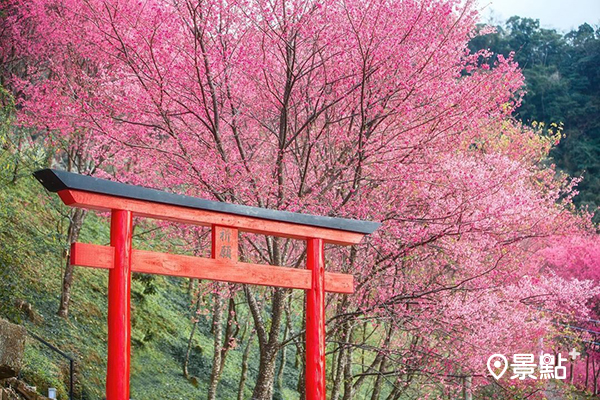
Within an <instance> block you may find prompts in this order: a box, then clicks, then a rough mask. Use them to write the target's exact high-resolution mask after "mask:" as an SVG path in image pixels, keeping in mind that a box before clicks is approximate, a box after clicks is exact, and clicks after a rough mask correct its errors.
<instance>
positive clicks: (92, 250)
mask: <svg viewBox="0 0 600 400" xmlns="http://www.w3.org/2000/svg"><path fill="white" fill-rule="evenodd" d="M34 176H35V177H36V178H37V179H38V181H40V183H41V184H42V185H44V187H45V188H46V189H47V190H49V191H50V192H58V195H59V196H60V198H61V199H62V201H63V202H64V203H65V204H66V205H68V206H72V207H80V208H87V209H93V210H99V211H110V213H111V221H110V246H99V245H94V244H85V243H73V244H72V246H71V259H70V260H71V264H72V265H77V266H84V267H92V268H106V269H108V270H109V275H108V360H107V371H106V398H107V400H128V399H129V366H130V338H131V323H130V290H131V272H132V271H133V272H143V273H149V274H160V275H172V276H182V277H189V278H198V279H211V280H217V281H227V282H235V283H247V284H255V285H266V286H279V287H286V288H293V289H303V290H307V296H306V373H305V376H306V380H305V383H306V399H307V400H325V394H326V387H325V292H326V291H327V292H335V293H353V292H354V282H353V277H352V275H349V274H339V273H331V272H325V254H324V243H334V244H338V245H352V244H357V243H359V242H360V241H361V240H362V238H363V237H364V236H365V235H367V234H370V233H372V232H373V231H375V229H377V227H378V226H379V225H380V224H379V223H376V222H370V221H358V220H351V219H341V218H331V217H321V216H314V215H307V214H298V213H291V212H286V211H276V210H270V209H265V208H257V207H249V206H240V205H235V204H229V203H221V202H215V201H209V200H204V199H200V198H196V197H189V196H181V195H176V194H172V193H167V192H163V191H159V190H154V189H148V188H144V187H141V186H133V185H126V184H123V183H118V182H112V181H108V180H104V179H98V178H93V177H90V176H85V175H79V174H73V173H69V172H65V171H59V170H53V169H44V170H40V171H36V172H35V173H34ZM133 216H138V217H147V218H155V219H161V220H168V221H174V222H182V223H187V224H194V225H203V226H210V227H211V235H212V249H211V258H204V257H191V256H183V255H175V254H167V253H157V252H152V251H142V250H134V249H132V245H131V242H132V233H133ZM238 231H243V232H252V233H259V234H264V235H272V236H279V237H286V238H293V239H301V240H306V241H307V246H306V264H307V270H304V269H297V268H286V267H279V266H272V265H262V264H250V263H244V262H239V261H238Z"/></svg>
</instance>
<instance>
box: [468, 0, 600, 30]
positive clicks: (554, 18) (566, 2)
mask: <svg viewBox="0 0 600 400" xmlns="http://www.w3.org/2000/svg"><path fill="white" fill-rule="evenodd" d="M478 2H479V8H480V9H481V10H482V11H481V17H482V22H489V21H490V18H491V20H492V21H491V22H492V23H495V24H496V23H499V22H503V21H505V20H507V19H508V18H509V17H511V16H513V15H518V16H519V17H528V18H533V19H539V20H540V25H541V26H542V27H544V28H555V29H557V30H559V31H562V32H568V31H570V30H571V29H573V28H577V27H578V26H579V25H581V24H583V23H584V22H587V23H588V24H590V25H592V26H594V27H596V26H598V25H600V0H478Z"/></svg>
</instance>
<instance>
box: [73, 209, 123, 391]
mask: <svg viewBox="0 0 600 400" xmlns="http://www.w3.org/2000/svg"><path fill="white" fill-rule="evenodd" d="M132 234H133V218H132V214H131V212H129V211H123V210H113V211H112V214H111V221H110V244H111V247H112V248H111V252H112V253H113V254H114V257H113V268H111V269H110V271H109V273H108V360H107V369H106V399H107V400H129V362H130V361H129V360H130V352H131V349H130V339H131V322H130V316H131V308H130V303H129V299H130V296H131V254H132V249H131V237H132ZM75 253H77V251H75ZM80 254H81V253H80ZM75 255H77V254H75ZM105 258H106V257H105ZM104 261H106V260H104Z"/></svg>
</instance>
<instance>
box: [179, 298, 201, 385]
mask: <svg viewBox="0 0 600 400" xmlns="http://www.w3.org/2000/svg"><path fill="white" fill-rule="evenodd" d="M199 308H200V296H199V295H198V296H197V298H196V307H195V309H194V315H193V316H192V318H193V321H194V323H193V325H192V332H190V338H189V339H188V344H187V350H186V351H185V358H184V359H183V376H184V377H185V379H189V377H190V374H189V373H188V365H189V363H190V353H191V352H192V343H193V340H194V334H195V333H196V328H197V327H198V318H197V316H198V309H199Z"/></svg>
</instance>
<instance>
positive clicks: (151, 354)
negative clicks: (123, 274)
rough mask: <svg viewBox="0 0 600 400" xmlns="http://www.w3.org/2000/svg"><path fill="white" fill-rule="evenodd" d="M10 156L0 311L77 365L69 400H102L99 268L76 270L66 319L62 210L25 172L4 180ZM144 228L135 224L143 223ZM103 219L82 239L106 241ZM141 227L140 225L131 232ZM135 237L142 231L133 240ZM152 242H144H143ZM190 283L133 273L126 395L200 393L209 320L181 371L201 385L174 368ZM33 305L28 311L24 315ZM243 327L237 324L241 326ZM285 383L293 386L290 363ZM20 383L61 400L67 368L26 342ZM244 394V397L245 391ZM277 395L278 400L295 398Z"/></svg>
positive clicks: (238, 354) (207, 368)
mask: <svg viewBox="0 0 600 400" xmlns="http://www.w3.org/2000/svg"><path fill="white" fill-rule="evenodd" d="M13 161H14V160H12V159H10V158H8V157H7V156H6V153H5V154H4V156H3V158H2V159H0V170H1V175H0V179H1V185H2V190H1V191H0V199H1V201H0V203H1V204H2V208H1V211H0V213H1V214H0V221H2V222H1V225H0V243H2V247H1V249H0V262H1V264H0V274H1V279H0V285H2V287H0V296H2V298H1V302H0V306H1V310H0V315H1V316H2V317H5V318H8V319H10V320H12V321H14V322H19V323H22V324H23V325H24V326H25V327H26V328H27V329H28V330H29V331H30V332H33V333H35V334H37V335H39V336H41V337H42V338H45V339H46V340H47V341H49V342H51V343H53V344H54V345H56V346H57V347H58V348H60V349H61V350H63V351H65V352H67V353H69V354H72V355H74V356H75V358H76V359H77V360H78V362H77V366H76V385H75V388H76V390H75V392H76V396H75V398H77V399H100V398H102V393H103V390H104V374H105V367H106V335H107V328H106V310H107V304H106V290H107V289H106V288H107V278H108V273H107V271H104V270H94V269H88V268H76V271H75V274H76V275H75V280H74V282H75V283H74V286H73V291H72V299H71V300H72V302H71V309H70V316H69V319H68V321H67V320H65V319H63V318H60V317H58V316H57V315H56V311H57V308H58V304H59V298H60V288H61V282H62V272H63V265H64V262H65V260H64V259H63V258H62V254H64V251H65V243H66V240H65V236H66V232H65V231H66V226H67V225H68V224H67V219H66V217H67V216H68V209H67V207H65V206H63V205H62V204H60V200H59V199H58V196H56V195H50V194H48V193H46V192H45V190H44V189H43V188H42V186H41V185H40V184H39V183H37V181H35V179H33V177H32V176H31V174H30V172H31V171H30V170H29V169H27V168H24V170H22V171H21V172H19V176H18V179H17V180H16V182H15V183H11V181H12V178H13V177H12V172H13V171H14V162H13ZM142 226H143V225H142ZM108 228H109V223H108V219H107V217H106V216H96V215H89V216H88V218H87V219H86V221H85V223H84V226H83V229H82V232H81V237H80V241H81V242H87V243H97V244H107V243H108V241H109V238H108V234H109V232H108ZM138 228H139V226H138ZM140 233H141V234H140ZM135 235H136V236H135V239H134V246H135V247H136V248H144V247H147V246H153V248H154V249H160V247H161V245H162V246H164V244H162V243H165V242H164V240H161V238H160V237H157V238H156V237H155V238H151V239H149V238H148V237H146V236H145V235H143V232H138V231H136V232H135ZM148 240H150V242H148ZM188 288H189V280H187V279H183V278H167V277H162V276H153V277H148V276H145V277H144V276H134V280H133V286H132V325H133V330H132V337H133V338H132V370H131V394H132V398H134V399H147V400H151V399H165V398H169V399H189V398H196V397H198V396H204V393H206V387H204V385H206V384H207V382H208V377H209V376H210V373H211V365H212V354H213V349H212V346H213V339H212V337H211V334H210V322H211V321H209V320H208V318H209V317H205V316H200V318H199V324H198V329H197V330H196V332H195V336H194V340H193V345H192V347H191V352H190V364H189V373H190V375H192V376H198V377H203V379H197V380H195V379H190V380H188V379H185V378H184V377H183V374H182V364H183V360H184V357H185V354H186V350H187V343H188V339H189V335H190V331H191V328H192V322H191V314H192V312H191V305H192V298H191V295H190V294H189V293H188ZM27 305H31V309H30V311H28V310H27V308H28V306H27ZM242 329H243V327H242ZM243 350H244V349H243V348H241V347H240V348H234V349H233V350H231V351H230V352H229V355H228V359H227V363H226V364H225V371H224V373H223V377H222V379H221V383H220V385H219V391H218V392H219V396H220V398H222V399H231V398H236V397H237V391H238V382H239V377H240V373H239V371H240V369H241V363H242V355H243ZM257 357H258V356H257V355H256V354H254V352H251V355H250V360H251V362H250V367H249V371H248V381H249V382H252V381H254V380H255V374H256V368H254V365H255V363H254V362H252V360H256V358H257ZM288 360H291V361H290V363H291V364H290V365H289V366H288V368H286V372H289V373H290V376H285V380H284V381H285V382H289V383H290V384H291V385H290V386H293V385H295V384H296V382H297V379H298V377H297V368H294V364H293V361H294V358H293V357H289V358H288ZM25 361H26V365H25V367H24V369H23V371H22V375H23V378H24V380H25V381H26V382H28V383H29V384H31V385H35V386H37V388H38V390H39V391H40V392H41V393H45V392H46V389H47V388H48V387H56V388H58V394H59V396H62V397H60V398H65V397H64V396H65V395H66V393H67V390H68V376H69V371H68V362H67V361H66V360H65V359H61V358H60V357H59V356H55V355H54V354H53V353H52V352H51V351H50V350H49V349H47V348H45V347H44V346H42V345H39V344H38V343H37V342H36V341H35V340H33V339H31V340H29V341H28V346H27V353H26V360H25ZM246 386H247V387H246V392H245V395H244V397H245V398H246V397H248V396H249V395H250V394H251V388H252V386H251V385H250V384H248V385H246ZM294 393H295V392H293V391H291V390H290V389H288V388H285V389H284V392H283V397H284V398H295V397H297V396H298V395H297V393H295V394H294Z"/></svg>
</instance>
